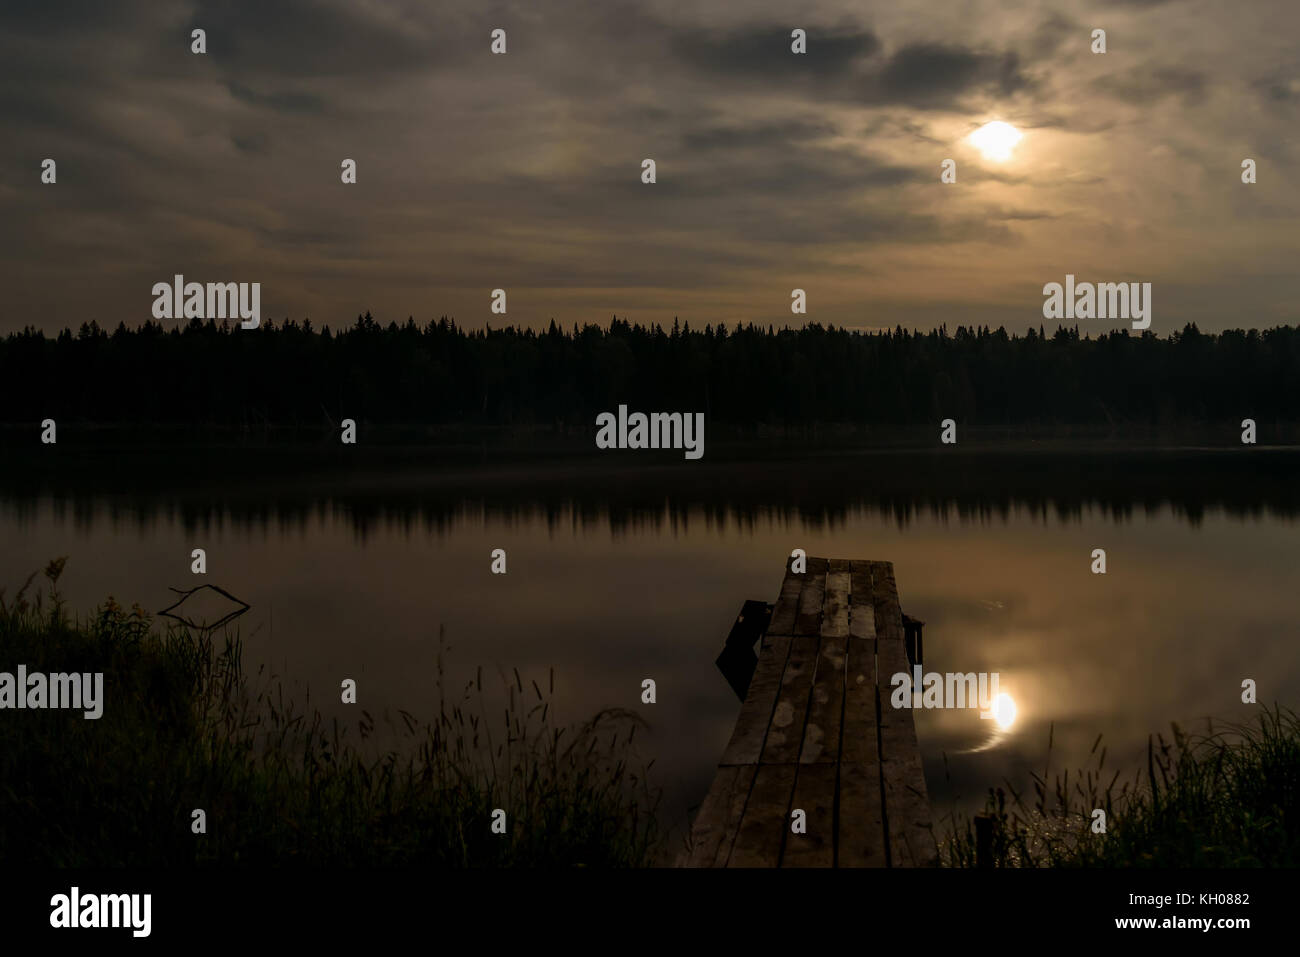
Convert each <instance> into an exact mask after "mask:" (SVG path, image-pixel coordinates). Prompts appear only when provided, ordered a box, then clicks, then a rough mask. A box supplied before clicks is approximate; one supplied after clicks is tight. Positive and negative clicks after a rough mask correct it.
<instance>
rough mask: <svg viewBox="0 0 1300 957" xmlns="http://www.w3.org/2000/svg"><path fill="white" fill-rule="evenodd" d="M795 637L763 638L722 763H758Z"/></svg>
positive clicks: (723, 753)
mask: <svg viewBox="0 0 1300 957" xmlns="http://www.w3.org/2000/svg"><path fill="white" fill-rule="evenodd" d="M792 640H793V639H791V638H788V637H782V636H779V635H778V636H775V637H772V636H767V637H764V638H763V640H762V642H760V644H759V652H758V664H757V665H756V666H755V667H754V676H753V678H751V679H750V681H749V693H748V694H747V695H745V701H744V703H743V704H741V706H740V715H739V716H738V717H737V718H736V726H735V727H734V728H733V729H732V731H731V741H730V742H729V743H728V744H727V748H726V750H725V751H723V752H722V760H721V761H720V762H719V764H723V765H726V764H757V763H758V759H759V756H760V755H761V754H762V753H763V742H764V741H765V740H766V738H767V729H768V726H769V725H770V724H771V721H772V712H773V709H774V708H775V707H776V700H777V694H778V692H780V690H781V678H782V675H783V674H784V673H785V667H786V660H787V658H789V655H790V642H791V641H792Z"/></svg>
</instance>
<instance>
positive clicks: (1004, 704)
mask: <svg viewBox="0 0 1300 957" xmlns="http://www.w3.org/2000/svg"><path fill="white" fill-rule="evenodd" d="M990 710H992V712H993V720H994V721H996V722H997V723H998V727H999V728H1009V727H1011V725H1012V724H1014V723H1015V720H1016V703H1015V701H1014V700H1012V698H1011V695H1009V694H1007V693H1006V692H1005V691H1004V692H1002V693H1001V694H1000V695H998V696H997V697H996V698H994V699H993V707H992V709H990Z"/></svg>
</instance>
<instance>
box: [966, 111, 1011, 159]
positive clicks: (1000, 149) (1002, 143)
mask: <svg viewBox="0 0 1300 957" xmlns="http://www.w3.org/2000/svg"><path fill="white" fill-rule="evenodd" d="M1023 136H1024V134H1023V133H1021V132H1020V131H1019V130H1018V129H1016V128H1015V127H1014V126H1012V125H1011V124H1010V123H1003V122H1002V121H1001V120H994V121H993V122H992V123H985V124H984V125H983V126H981V127H980V128H979V129H977V130H976V131H975V132H974V133H972V134H971V135H970V141H971V145H973V146H974V147H975V148H976V149H977V150H979V151H980V152H981V153H982V154H983V155H984V158H985V159H988V160H993V161H995V162H998V163H1002V162H1005V161H1006V160H1009V159H1011V151H1012V150H1013V149H1015V147H1016V144H1017V143H1019V142H1020V140H1021V139H1022V138H1023Z"/></svg>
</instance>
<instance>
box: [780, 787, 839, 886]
mask: <svg viewBox="0 0 1300 957" xmlns="http://www.w3.org/2000/svg"><path fill="white" fill-rule="evenodd" d="M836 771H837V769H836V767H835V765H834V764H813V765H808V766H805V767H800V768H799V771H798V775H797V776H796V778H795V783H794V796H793V797H792V798H791V801H790V815H789V816H788V817H789V820H788V821H787V824H786V832H787V833H786V835H785V851H784V852H783V853H782V855H781V866H782V867H834V866H835V785H836V777H837V775H836ZM796 810H801V811H803V812H804V833H802V834H795V833H794V832H793V830H791V826H792V823H793V819H794V818H793V815H794V812H795V811H796Z"/></svg>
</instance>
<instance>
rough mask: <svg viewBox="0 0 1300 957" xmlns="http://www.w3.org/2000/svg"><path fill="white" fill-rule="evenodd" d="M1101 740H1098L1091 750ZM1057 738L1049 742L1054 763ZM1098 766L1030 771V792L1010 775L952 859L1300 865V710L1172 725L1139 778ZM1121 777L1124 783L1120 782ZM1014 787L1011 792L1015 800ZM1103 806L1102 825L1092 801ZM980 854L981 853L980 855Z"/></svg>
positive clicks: (1035, 863)
mask: <svg viewBox="0 0 1300 957" xmlns="http://www.w3.org/2000/svg"><path fill="white" fill-rule="evenodd" d="M1100 743H1101V738H1100V737H1098V739H1097V741H1096V742H1095V743H1094V744H1093V753H1094V754H1097V753H1098V752H1097V747H1098V745H1099V744H1100ZM1050 752H1051V741H1050V738H1049V742H1048V753H1049V767H1050ZM1105 761H1106V751H1105V748H1102V750H1101V752H1100V754H1099V755H1098V758H1097V764H1096V767H1094V768H1091V769H1087V770H1084V771H1081V772H1076V773H1074V774H1073V775H1071V773H1070V772H1069V771H1066V772H1064V773H1062V774H1058V775H1057V776H1056V777H1055V779H1054V781H1053V784H1052V785H1051V786H1049V785H1048V783H1047V774H1046V772H1044V774H1043V775H1042V776H1039V775H1033V794H1032V796H1030V795H1026V794H1022V793H1020V792H1019V791H1017V790H1015V789H1014V788H1012V787H1011V785H1010V784H1007V787H1006V789H1005V790H1004V789H1003V788H997V789H992V788H990V790H989V797H988V801H987V805H986V808H985V813H984V814H983V815H981V817H983V818H984V823H983V824H982V826H983V827H984V828H987V833H988V839H987V841H986V843H985V846H984V849H983V854H981V853H980V848H979V844H980V841H979V837H978V830H979V827H978V826H977V825H976V822H975V821H974V820H972V819H955V820H954V822H953V825H952V827H951V828H950V831H949V834H948V836H947V840H946V841H945V842H944V847H943V856H944V861H945V863H946V864H948V865H950V866H956V867H975V866H977V865H979V864H980V863H983V865H984V866H990V867H1169V868H1181V867H1296V866H1300V717H1298V716H1297V715H1296V714H1295V713H1294V712H1292V711H1289V710H1287V709H1284V708H1274V709H1270V708H1268V707H1264V706H1261V707H1260V715H1259V717H1258V719H1257V720H1256V721H1255V722H1254V723H1251V724H1228V725H1223V726H1221V727H1220V729H1219V730H1217V731H1216V730H1214V727H1213V725H1211V726H1210V729H1209V730H1208V731H1207V732H1206V733H1205V734H1188V733H1186V732H1184V731H1183V730H1182V729H1181V728H1179V727H1178V725H1176V724H1175V725H1173V726H1172V740H1171V741H1166V740H1165V738H1164V736H1163V735H1156V736H1155V737H1154V738H1150V739H1148V743H1147V766H1146V768H1145V769H1143V770H1141V771H1139V772H1137V773H1135V774H1134V775H1133V777H1132V779H1131V780H1127V781H1125V782H1120V780H1119V773H1118V772H1116V773H1115V774H1114V775H1110V776H1109V782H1108V783H1107V784H1106V785H1105V786H1104V787H1103V786H1102V782H1103V781H1105V780H1106V778H1107V772H1106V769H1105ZM1117 785H1118V787H1117ZM1008 793H1009V795H1010V797H1009V799H1008ZM1097 808H1100V809H1102V810H1103V811H1105V813H1106V831H1105V833H1104V834H1099V833H1094V832H1093V829H1092V828H1093V815H1094V810H1095V809H1097ZM981 857H983V859H984V860H983V862H981V861H980V858H981Z"/></svg>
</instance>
